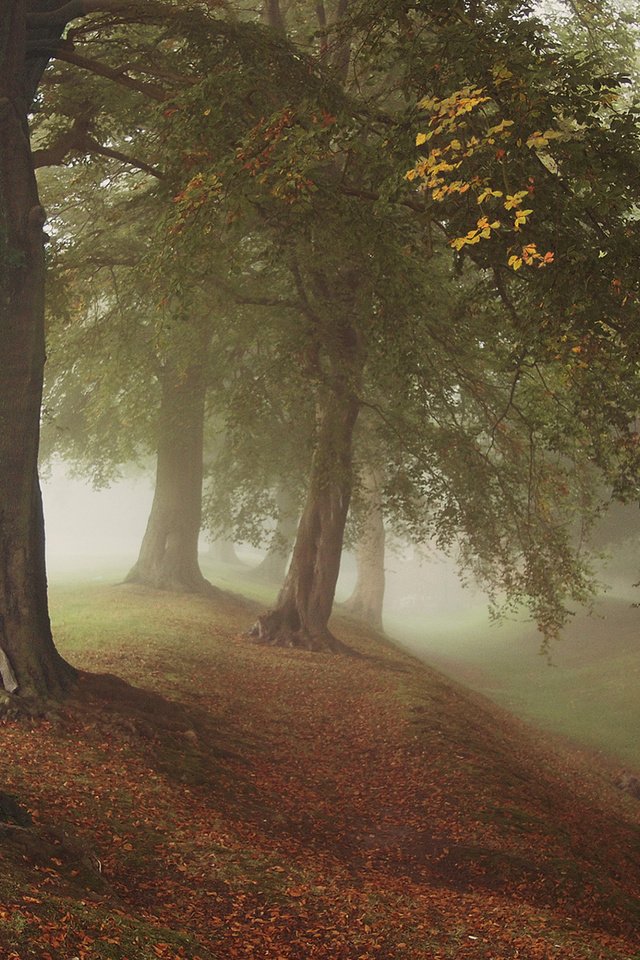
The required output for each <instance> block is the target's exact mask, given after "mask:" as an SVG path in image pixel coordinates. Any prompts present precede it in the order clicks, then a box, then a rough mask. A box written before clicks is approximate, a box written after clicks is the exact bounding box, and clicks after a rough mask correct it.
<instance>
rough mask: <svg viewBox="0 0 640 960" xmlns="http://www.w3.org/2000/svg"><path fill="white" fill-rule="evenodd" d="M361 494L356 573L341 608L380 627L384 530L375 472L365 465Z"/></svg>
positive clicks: (379, 481) (377, 479) (382, 597)
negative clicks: (353, 587) (353, 582)
mask: <svg viewBox="0 0 640 960" xmlns="http://www.w3.org/2000/svg"><path fill="white" fill-rule="evenodd" d="M362 493H363V500H364V506H365V510H366V513H365V516H364V521H363V528H362V534H361V537H360V540H359V541H358V546H357V548H356V564H357V569H358V575H357V580H356V586H355V589H354V591H353V593H352V594H351V596H350V597H349V599H348V600H347V601H346V603H345V604H344V609H345V610H346V611H347V613H350V614H352V615H353V616H354V617H357V618H358V619H359V620H363V621H364V622H365V623H368V624H371V626H372V627H376V629H378V630H382V607H383V603H384V585H385V577H384V547H385V533H384V520H383V515H382V497H381V477H380V475H379V473H378V471H376V470H373V469H372V468H367V469H366V470H365V471H364V472H363V476H362Z"/></svg>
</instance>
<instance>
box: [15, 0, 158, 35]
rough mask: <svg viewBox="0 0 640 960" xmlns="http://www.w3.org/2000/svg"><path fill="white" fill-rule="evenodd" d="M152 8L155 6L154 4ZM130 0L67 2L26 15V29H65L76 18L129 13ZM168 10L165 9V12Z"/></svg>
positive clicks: (73, 0) (77, 0) (80, 0)
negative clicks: (97, 14) (53, 8)
mask: <svg viewBox="0 0 640 960" xmlns="http://www.w3.org/2000/svg"><path fill="white" fill-rule="evenodd" d="M154 6H156V5H155V4H154ZM131 7H132V3H131V0H69V2H68V3H63V4H62V6H60V7H57V8H56V9H55V10H41V11H37V12H36V11H31V12H29V13H27V17H26V21H27V29H28V30H31V29H33V28H38V27H66V25H67V24H68V23H70V22H71V21H72V20H77V19H78V17H86V16H88V15H89V14H90V13H130V12H131ZM168 9H169V8H168V7H167V10H168Z"/></svg>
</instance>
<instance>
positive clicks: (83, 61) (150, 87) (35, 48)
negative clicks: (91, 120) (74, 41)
mask: <svg viewBox="0 0 640 960" xmlns="http://www.w3.org/2000/svg"><path fill="white" fill-rule="evenodd" d="M33 56H38V57H39V56H45V57H47V58H49V59H51V58H55V59H56V60H64V62H65V63H71V64H73V65H74V66H76V67H81V68H82V69H83V70H89V71H90V72H91V73H95V74H97V76H100V77H106V78H107V79H108V80H113V81H114V82H115V83H118V84H120V86H122V87H129V88H130V89H131V90H137V91H138V92H139V93H143V94H144V95H145V96H146V97H150V98H151V99H152V100H158V101H159V102H162V101H163V100H166V98H167V97H168V95H169V94H168V92H167V91H166V90H163V89H162V87H158V86H157V85H156V84H154V83H147V82H146V81H144V80H136V79H135V77H131V76H129V74H128V73H125V71H124V70H115V69H113V68H112V67H109V66H107V64H106V63H100V62H99V61H98V60H91V59H90V58H89V57H82V56H80V54H78V53H75V52H74V51H73V50H71V49H70V48H69V47H68V46H66V45H63V44H56V45H54V46H51V45H44V44H41V43H38V42H37V41H36V42H32V43H28V44H27V57H33Z"/></svg>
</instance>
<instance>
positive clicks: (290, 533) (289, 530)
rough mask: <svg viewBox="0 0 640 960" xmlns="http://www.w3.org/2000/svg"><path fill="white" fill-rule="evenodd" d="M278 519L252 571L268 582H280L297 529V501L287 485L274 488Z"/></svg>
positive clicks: (254, 574) (257, 576)
mask: <svg viewBox="0 0 640 960" xmlns="http://www.w3.org/2000/svg"><path fill="white" fill-rule="evenodd" d="M276 506H277V508H278V520H277V522H276V528H275V530H274V531H273V536H272V537H271V543H270V544H269V549H268V550H267V553H266V556H265V558H264V559H263V560H262V561H261V562H260V563H259V564H258V566H257V567H256V568H255V569H254V570H253V571H252V576H254V577H256V578H257V579H258V580H265V581H266V582H268V583H280V582H281V581H282V579H283V577H284V575H285V572H286V569H287V561H288V559H289V554H290V553H291V548H292V546H293V544H294V541H295V538H296V530H297V529H298V516H297V503H296V502H295V499H294V498H293V497H292V496H291V493H290V491H289V489H288V488H287V486H286V485H285V484H283V483H280V484H278V487H277V489H276Z"/></svg>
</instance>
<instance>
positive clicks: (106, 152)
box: [85, 137, 165, 180]
mask: <svg viewBox="0 0 640 960" xmlns="http://www.w3.org/2000/svg"><path fill="white" fill-rule="evenodd" d="M85 147H86V149H87V152H88V153H95V154H98V156H101V157H108V158H109V159H110V160H119V161H120V162H121V163H125V164H126V165H127V166H128V167H135V169H136V170H141V171H142V172H143V173H148V174H149V176H151V177H155V178H156V180H164V178H165V175H164V173H162V171H161V170H158V168H157V167H152V166H151V164H149V163H147V162H146V161H145V160H138V159H137V158H136V157H129V156H127V154H125V153H121V152H120V151H119V150H112V149H111V147H105V146H103V145H102V144H101V143H98V141H97V140H93V139H92V138H91V137H87V138H86V140H85Z"/></svg>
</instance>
